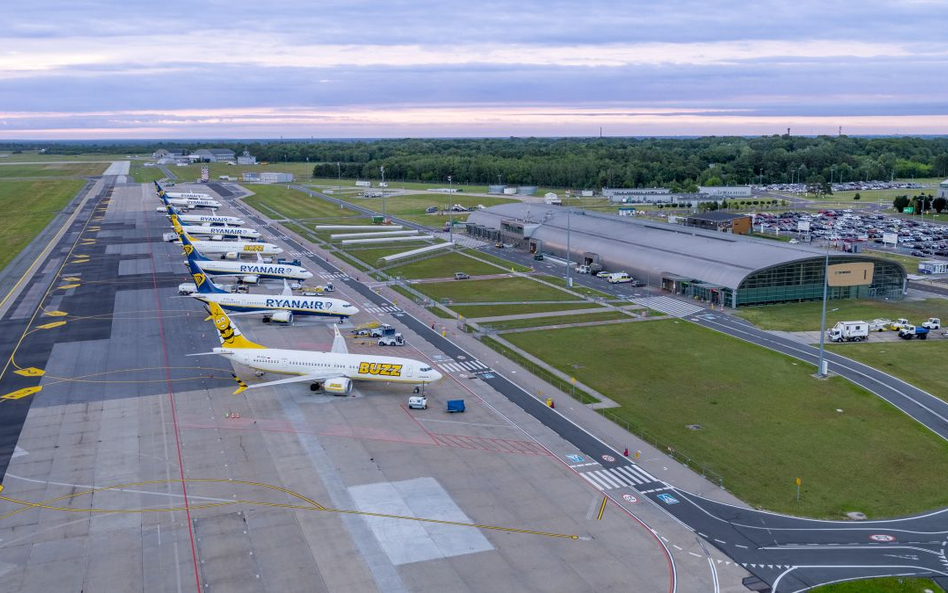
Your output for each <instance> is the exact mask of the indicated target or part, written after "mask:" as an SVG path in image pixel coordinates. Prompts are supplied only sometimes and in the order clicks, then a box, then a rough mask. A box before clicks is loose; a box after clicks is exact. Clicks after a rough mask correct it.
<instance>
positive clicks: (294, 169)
mask: <svg viewBox="0 0 948 593" xmlns="http://www.w3.org/2000/svg"><path fill="white" fill-rule="evenodd" d="M202 166H204V167H207V174H208V176H209V177H210V178H211V179H212V180H217V179H219V178H220V176H221V175H227V176H228V177H230V178H232V179H233V180H235V181H238V182H239V181H240V175H241V173H262V172H264V171H273V172H276V173H292V174H293V176H294V177H295V180H294V182H293V183H305V182H308V181H309V180H310V179H311V178H312V175H313V165H312V164H311V163H286V164H284V163H269V164H267V165H228V164H227V163H197V164H194V165H188V166H187V167H177V166H172V167H171V170H172V171H173V172H174V174H175V175H177V176H178V177H180V178H181V179H185V180H187V179H197V178H199V177H200V176H201V167H202ZM256 187H257V186H256V185H253V184H248V185H247V189H249V190H250V191H256V190H255V189H254V188H256ZM283 187H284V188H285V187H286V186H285V185H284V186H283Z"/></svg>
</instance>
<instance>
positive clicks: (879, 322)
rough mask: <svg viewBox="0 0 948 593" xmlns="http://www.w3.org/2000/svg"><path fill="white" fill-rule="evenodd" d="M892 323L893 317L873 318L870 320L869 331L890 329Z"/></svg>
mask: <svg viewBox="0 0 948 593" xmlns="http://www.w3.org/2000/svg"><path fill="white" fill-rule="evenodd" d="M890 325H892V320H891V319H882V318H881V317H880V318H878V319H873V320H872V321H870V322H869V331H871V332H884V331H886V330H888V329H889V326H890Z"/></svg>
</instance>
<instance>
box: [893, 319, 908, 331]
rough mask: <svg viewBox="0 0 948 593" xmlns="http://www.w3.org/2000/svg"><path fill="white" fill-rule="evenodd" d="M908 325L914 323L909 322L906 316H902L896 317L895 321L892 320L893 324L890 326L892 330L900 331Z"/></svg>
mask: <svg viewBox="0 0 948 593" xmlns="http://www.w3.org/2000/svg"><path fill="white" fill-rule="evenodd" d="M906 325H912V324H911V323H909V321H908V319H906V318H904V317H900V318H899V319H896V320H895V321H893V322H892V325H890V326H889V329H891V330H892V331H899V330H900V329H902V328H903V327H905V326H906Z"/></svg>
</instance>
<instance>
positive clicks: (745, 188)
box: [698, 185, 751, 198]
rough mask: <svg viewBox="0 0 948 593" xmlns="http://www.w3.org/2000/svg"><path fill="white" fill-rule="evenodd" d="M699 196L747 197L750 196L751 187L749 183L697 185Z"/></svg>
mask: <svg viewBox="0 0 948 593" xmlns="http://www.w3.org/2000/svg"><path fill="white" fill-rule="evenodd" d="M698 195H699V196H709V197H714V198H749V197H751V187H750V186H749V185H735V186H718V187H706V186H703V185H702V186H699V187H698Z"/></svg>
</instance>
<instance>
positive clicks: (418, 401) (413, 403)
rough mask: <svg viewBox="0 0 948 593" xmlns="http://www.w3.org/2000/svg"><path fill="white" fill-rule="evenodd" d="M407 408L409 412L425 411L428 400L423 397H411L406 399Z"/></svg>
mask: <svg viewBox="0 0 948 593" xmlns="http://www.w3.org/2000/svg"><path fill="white" fill-rule="evenodd" d="M408 408H409V409H411V410H427V409H428V398H427V397H425V396H423V395H413V396H411V397H409V398H408Z"/></svg>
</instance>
